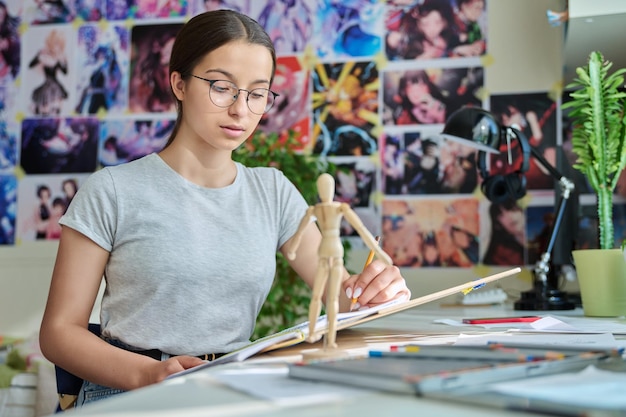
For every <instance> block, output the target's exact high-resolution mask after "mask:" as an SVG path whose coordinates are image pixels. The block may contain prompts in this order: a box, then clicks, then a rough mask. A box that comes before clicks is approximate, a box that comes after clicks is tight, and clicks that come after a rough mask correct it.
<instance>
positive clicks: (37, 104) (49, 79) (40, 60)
mask: <svg viewBox="0 0 626 417" xmlns="http://www.w3.org/2000/svg"><path fill="white" fill-rule="evenodd" d="M75 36H76V32H75V31H74V30H73V28H72V27H71V26H67V25H66V26H60V25H52V26H50V25H44V26H31V27H30V28H28V30H27V31H26V32H25V33H24V35H23V38H22V40H23V49H22V72H23V75H22V79H23V80H28V82H23V83H22V87H21V93H22V103H23V105H22V109H23V110H24V111H25V113H26V114H27V115H28V116H41V117H50V116H52V117H56V116H59V115H61V114H71V113H72V112H73V111H74V103H75V99H74V96H75V94H74V91H75V89H74V87H73V85H72V83H71V80H74V79H75V78H76V77H75V69H74V67H73V66H72V65H70V63H71V62H74V58H75V57H74V50H75V48H74V47H73V42H74V39H75Z"/></svg>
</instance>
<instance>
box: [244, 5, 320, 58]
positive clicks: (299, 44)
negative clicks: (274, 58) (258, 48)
mask: <svg viewBox="0 0 626 417" xmlns="http://www.w3.org/2000/svg"><path fill="white" fill-rule="evenodd" d="M316 4H317V1H316V0H298V1H293V0H267V1H264V2H261V1H256V2H254V3H253V4H251V6H252V10H250V16H251V17H253V18H254V19H256V21H257V22H259V24H260V25H261V26H263V27H264V28H265V31H266V32H267V34H268V35H269V36H270V38H271V39H272V42H273V43H274V48H275V49H276V54H277V55H279V56H280V55H290V54H294V53H299V52H304V49H305V48H306V46H307V45H308V44H309V42H310V40H311V38H312V37H313V18H314V14H315V10H316Z"/></svg>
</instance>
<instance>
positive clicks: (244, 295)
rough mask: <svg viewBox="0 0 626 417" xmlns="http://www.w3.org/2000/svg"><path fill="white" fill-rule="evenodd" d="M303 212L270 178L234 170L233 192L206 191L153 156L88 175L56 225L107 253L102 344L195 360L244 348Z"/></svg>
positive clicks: (276, 174) (275, 177)
mask: <svg viewBox="0 0 626 417" xmlns="http://www.w3.org/2000/svg"><path fill="white" fill-rule="evenodd" d="M306 209H307V204H306V202H305V200H304V199H303V197H302V195H301V194H300V193H299V192H298V190H297V189H296V188H295V186H294V185H293V184H292V183H291V182H290V181H289V180H288V179H287V178H286V177H285V176H284V175H283V174H282V173H281V172H280V171H278V170H277V169H274V168H247V167H245V166H243V165H241V164H237V177H236V179H235V181H234V182H233V184H231V185H229V186H227V187H224V188H217V189H214V188H204V187H201V186H198V185H196V184H193V183H191V182H189V181H187V180H186V179H185V178H183V177H182V176H180V175H179V174H178V173H177V172H175V171H174V170H172V169H171V168H170V167H169V166H168V165H167V164H166V163H165V162H164V161H163V160H162V159H161V157H159V156H158V155H156V154H151V155H148V156H146V157H144V158H141V159H139V160H137V161H134V162H130V163H127V164H123V165H118V166H114V167H108V168H104V169H102V170H100V171H98V172H95V173H94V174H92V175H91V176H90V177H89V178H88V179H87V180H86V181H85V183H84V184H83V185H82V186H81V188H80V190H79V191H78V193H77V194H76V196H75V198H74V199H73V201H72V204H71V205H70V207H69V209H68V211H67V213H66V214H65V215H64V216H63V217H62V219H61V221H60V223H61V224H63V225H65V226H67V227H71V228H72V229H75V230H77V231H78V232H80V233H82V234H84V235H85V236H87V237H88V238H90V239H91V240H93V241H94V242H95V243H96V244H98V245H99V246H101V247H102V248H104V249H105V250H107V251H109V252H110V257H109V260H108V262H107V265H106V268H105V279H106V284H107V285H106V290H105V293H104V296H103V299H102V309H101V312H100V319H101V324H102V328H103V334H104V335H105V336H107V337H110V338H114V339H118V340H120V341H122V342H124V343H127V344H129V345H132V346H135V347H137V348H141V349H160V350H161V351H163V352H166V353H170V354H190V355H201V354H203V353H211V352H229V351H232V350H234V349H237V348H239V347H241V346H243V345H245V344H246V343H247V342H248V340H249V338H250V335H251V334H252V332H253V330H254V325H255V321H256V317H257V315H258V313H259V310H260V309H261V306H262V304H263V302H264V300H265V298H266V296H267V294H268V292H269V289H270V287H271V284H272V281H273V278H274V273H275V269H276V262H275V256H276V251H277V250H278V248H280V247H281V246H282V245H283V244H284V243H285V242H286V241H287V240H288V239H289V238H290V237H291V236H293V234H294V233H295V232H296V230H297V228H298V225H299V223H300V221H301V219H302V217H303V216H304V214H305V212H306Z"/></svg>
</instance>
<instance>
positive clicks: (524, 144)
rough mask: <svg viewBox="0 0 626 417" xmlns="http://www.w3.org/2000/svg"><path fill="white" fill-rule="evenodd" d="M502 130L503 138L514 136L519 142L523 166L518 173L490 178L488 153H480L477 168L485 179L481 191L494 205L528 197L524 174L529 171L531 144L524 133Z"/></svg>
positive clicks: (506, 128)
mask: <svg viewBox="0 0 626 417" xmlns="http://www.w3.org/2000/svg"><path fill="white" fill-rule="evenodd" d="M502 130H503V135H502V136H505V135H506V138H507V140H508V139H509V138H510V136H513V137H515V138H516V139H517V141H518V142H519V144H520V149H521V151H522V165H521V167H520V168H519V169H518V170H517V171H515V172H512V173H510V174H505V175H494V176H492V177H490V176H489V171H488V170H487V152H485V151H479V152H478V162H477V167H478V169H479V172H480V176H481V178H482V179H483V183H482V185H481V189H482V192H483V194H484V195H485V197H487V198H488V199H489V201H491V202H492V203H503V202H504V201H506V200H508V199H513V200H519V199H520V198H522V197H524V196H525V195H526V175H524V173H525V172H526V171H528V167H529V165H530V144H529V143H528V139H526V136H524V134H523V133H522V132H520V131H518V130H516V129H514V128H512V127H505V128H503V129H502Z"/></svg>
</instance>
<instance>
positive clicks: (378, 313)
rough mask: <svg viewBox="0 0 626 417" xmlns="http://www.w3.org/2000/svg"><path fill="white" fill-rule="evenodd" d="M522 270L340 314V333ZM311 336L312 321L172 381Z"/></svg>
mask: <svg viewBox="0 0 626 417" xmlns="http://www.w3.org/2000/svg"><path fill="white" fill-rule="evenodd" d="M520 271H521V268H513V269H510V270H507V271H504V272H500V273H498V274H494V275H490V276H488V277H485V278H481V279H477V280H474V281H470V282H466V283H465V284H461V285H457V286H456V287H452V288H448V289H445V290H442V291H438V292H435V293H432V294H429V295H425V296H423V297H418V298H415V299H413V300H409V301H390V302H388V303H385V304H381V305H378V306H375V307H371V308H368V309H364V310H358V311H352V312H346V313H339V314H338V315H337V330H342V329H346V328H349V327H352V326H356V325H359V324H362V323H366V322H368V321H370V320H375V319H378V318H381V317H385V316H388V315H391V314H395V313H399V312H401V311H404V310H407V309H410V308H413V307H416V306H418V305H421V304H426V303H429V302H431V301H434V300H438V299H440V298H443V297H447V296H448V295H452V294H455V293H458V292H462V291H466V290H468V291H469V290H472V289H474V288H478V287H481V286H483V285H485V284H486V283H488V282H492V281H496V280H498V279H501V278H504V277H507V276H510V275H513V274H517V273H519V272H520ZM327 332H328V316H327V315H322V316H320V317H319V318H318V319H317V322H316V324H315V336H316V338H319V337H321V336H323V335H324V334H326V333H327ZM308 336H309V322H308V321H306V322H303V323H300V324H297V325H295V326H293V327H289V328H287V329H285V330H282V331H280V332H278V333H274V334H271V335H269V336H266V337H263V338H261V339H257V340H255V341H254V342H251V343H250V344H248V345H246V346H244V347H242V348H240V349H237V350H235V351H233V352H230V353H228V354H226V355H224V356H221V357H219V358H217V359H215V360H213V361H211V362H206V363H205V364H202V365H199V366H196V367H194V368H189V369H186V370H184V371H181V372H178V373H175V374H172V375H170V376H169V378H173V377H176V376H181V375H186V374H189V373H191V372H196V371H199V370H202V369H205V368H208V367H211V366H215V365H221V364H225V363H230V362H241V361H243V360H246V359H248V358H250V357H252V356H254V355H257V354H259V353H262V352H269V351H272V350H276V349H281V348H285V347H288V346H293V345H297V344H298V343H301V342H303V341H304V340H306V339H307V338H308Z"/></svg>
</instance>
